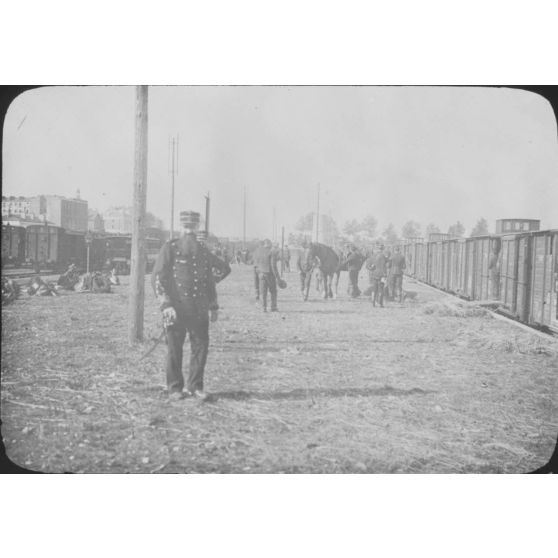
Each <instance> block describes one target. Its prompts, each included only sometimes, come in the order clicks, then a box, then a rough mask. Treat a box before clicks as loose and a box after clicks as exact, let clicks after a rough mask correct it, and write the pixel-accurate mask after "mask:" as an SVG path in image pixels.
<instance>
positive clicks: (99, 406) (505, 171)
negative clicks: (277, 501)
mask: <svg viewBox="0 0 558 558" xmlns="http://www.w3.org/2000/svg"><path fill="white" fill-rule="evenodd" d="M557 336H558V144H557V124H556V116H555V113H554V109H553V106H552V104H551V103H550V102H549V100H548V99H547V98H546V97H545V95H544V94H542V93H540V92H537V91H536V90H533V89H530V88H529V87H525V88H522V87H511V86H510V87H505V86H475V87H473V86H461V87H449V86H359V85H342V86H334V85H331V86H328V85H322V86H317V85H316V86H296V85H293V86H288V85H276V86H273V85H267V86H264V85H238V86H232V85H222V86H217V85H207V86H204V85H199V86H194V85H189V86H162V85H138V86H132V85H129V86H125V85H124V86H116V85H112V86H43V87H33V88H28V89H25V90H22V91H21V92H20V93H19V94H18V95H16V96H14V99H13V101H12V102H11V104H10V106H9V108H8V109H7V111H6V114H5V118H4V124H3V136H2V349H1V351H2V354H1V356H2V361H1V362H2V364H1V429H2V432H1V434H2V443H3V445H4V451H5V455H6V459H7V460H8V461H9V462H10V463H11V464H13V466H15V467H19V468H22V469H26V470H30V471H36V472H42V473H64V472H70V473H84V474H90V473H112V474H123V473H132V474H196V473H198V474H205V473H213V474H241V475H251V474H273V475H275V474H340V475H344V474H353V475H354V474H359V475H364V474H377V473H382V474H398V473H399V474H424V473H429V474H430V473H433V474H486V473H488V474H493V473H502V474H518V473H528V472H534V471H536V470H539V469H541V468H543V469H544V468H545V467H547V468H550V467H551V466H550V465H548V464H550V462H551V457H552V455H553V452H554V451H555V447H556V441H557V433H558V376H557V373H556V372H557V370H558V337H557ZM554 463H555V462H554ZM544 472H550V471H544Z"/></svg>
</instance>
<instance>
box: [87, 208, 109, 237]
mask: <svg viewBox="0 0 558 558" xmlns="http://www.w3.org/2000/svg"><path fill="white" fill-rule="evenodd" d="M87 229H88V230H90V231H93V232H105V222H104V220H103V218H102V217H101V214H100V213H99V212H98V211H95V210H94V209H90V210H89V219H88V222H87Z"/></svg>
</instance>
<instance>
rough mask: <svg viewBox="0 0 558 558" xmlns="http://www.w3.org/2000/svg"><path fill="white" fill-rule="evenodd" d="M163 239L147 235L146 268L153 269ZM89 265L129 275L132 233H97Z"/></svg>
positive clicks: (91, 246)
mask: <svg viewBox="0 0 558 558" xmlns="http://www.w3.org/2000/svg"><path fill="white" fill-rule="evenodd" d="M162 245H163V240H162V239H161V238H160V237H159V238H152V237H147V238H146V239H145V258H146V261H145V269H146V271H147V272H149V271H151V270H152V269H153V266H154V265H155V261H156V259H157V256H158V254H159V250H160V249H161V246H162ZM89 250H90V253H89V267H90V269H91V270H92V271H101V270H105V271H106V270H109V269H116V272H117V273H118V274H119V275H128V274H129V273H130V269H131V263H132V236H131V235H129V234H128V235H112V236H109V235H97V236H96V237H95V238H93V240H92V242H91V245H90V248H89Z"/></svg>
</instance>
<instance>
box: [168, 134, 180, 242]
mask: <svg viewBox="0 0 558 558" xmlns="http://www.w3.org/2000/svg"><path fill="white" fill-rule="evenodd" d="M169 154H170V155H171V165H170V167H171V168H170V173H171V217H170V239H171V240H172V239H173V238H174V175H175V174H178V136H177V137H176V138H174V137H173V138H172V140H171V141H170V142H169ZM175 165H176V166H175Z"/></svg>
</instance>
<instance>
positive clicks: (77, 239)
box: [25, 225, 86, 270]
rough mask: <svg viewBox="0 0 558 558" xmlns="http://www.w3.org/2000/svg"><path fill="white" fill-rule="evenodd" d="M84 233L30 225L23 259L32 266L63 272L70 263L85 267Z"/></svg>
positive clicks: (48, 226)
mask: <svg viewBox="0 0 558 558" xmlns="http://www.w3.org/2000/svg"><path fill="white" fill-rule="evenodd" d="M85 254H86V248H85V235H84V233H78V232H71V231H66V230H64V229H63V228H61V227H55V226H53V225H30V226H28V227H27V230H26V242H25V258H26V261H27V262H28V263H30V264H32V265H39V266H40V267H42V268H45V267H46V268H49V269H53V270H64V269H66V268H67V267H68V265H70V264H71V263H74V264H76V265H77V266H78V267H83V266H84V265H85Z"/></svg>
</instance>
